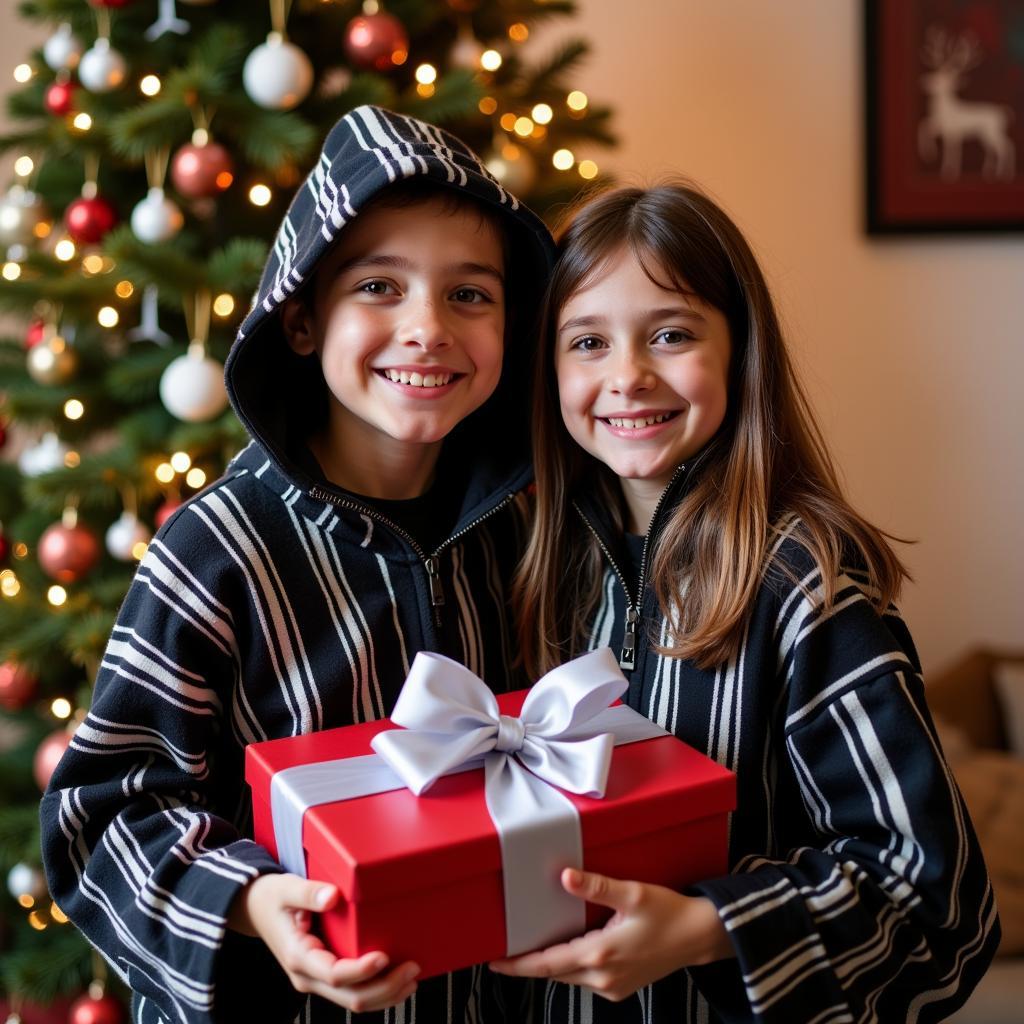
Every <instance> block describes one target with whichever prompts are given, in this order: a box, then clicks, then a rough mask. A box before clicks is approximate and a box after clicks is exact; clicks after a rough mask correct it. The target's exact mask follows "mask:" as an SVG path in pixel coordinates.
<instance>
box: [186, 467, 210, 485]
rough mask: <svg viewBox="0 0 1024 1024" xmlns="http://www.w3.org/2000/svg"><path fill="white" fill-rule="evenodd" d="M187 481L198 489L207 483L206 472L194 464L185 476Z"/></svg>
mask: <svg viewBox="0 0 1024 1024" xmlns="http://www.w3.org/2000/svg"><path fill="white" fill-rule="evenodd" d="M185 483H187V484H188V485H189V487H193V488H195V489H196V490H198V489H199V488H200V487H202V486H203V484H205V483H206V474H205V473H204V472H203V471H202V470H201V469H200V468H199V467H198V466H193V467H192V468H191V469H190V470H189V471H188V473H187V474H186V476H185Z"/></svg>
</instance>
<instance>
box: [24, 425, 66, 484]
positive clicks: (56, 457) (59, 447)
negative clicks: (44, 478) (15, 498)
mask: <svg viewBox="0 0 1024 1024" xmlns="http://www.w3.org/2000/svg"><path fill="white" fill-rule="evenodd" d="M70 450H71V449H70V448H69V447H68V446H67V445H66V444H65V443H64V442H63V441H62V440H61V439H60V438H59V437H57V435H56V434H54V433H53V432H52V431H51V432H50V433H46V434H43V436H42V437H41V438H40V439H39V440H38V441H37V442H36V443H35V444H32V445H27V446H26V447H25V448H24V449H22V452H21V455H19V456H18V469H20V470H21V472H22V473H23V474H24V475H25V476H40V475H41V474H43V473H52V472H53V470H55V469H63V468H64V457H65V456H66V455H67V453H68V452H69V451H70Z"/></svg>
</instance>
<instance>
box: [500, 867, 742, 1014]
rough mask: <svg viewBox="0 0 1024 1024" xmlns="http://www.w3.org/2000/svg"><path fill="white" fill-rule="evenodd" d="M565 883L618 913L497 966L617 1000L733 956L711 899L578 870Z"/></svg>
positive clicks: (571, 890)
mask: <svg viewBox="0 0 1024 1024" xmlns="http://www.w3.org/2000/svg"><path fill="white" fill-rule="evenodd" d="M562 885H563V887H564V888H565V890H566V892H568V893H571V894H572V895H573V896H578V897H579V898H580V899H582V900H586V901H587V902H589V903H599V904H601V905H602V906H605V907H611V908H612V909H613V910H614V911H615V914H614V916H613V917H612V918H611V920H610V921H608V923H607V924H606V925H605V926H604V927H603V928H598V929H596V930H594V931H590V932H587V933H586V934H585V935H581V936H580V937H579V938H577V939H573V940H572V941H571V942H565V943H562V944H561V945H558V946H550V947H548V948H547V949H542V950H538V951H537V952H535V953H525V954H523V955H522V956H518V957H513V958H511V959H508V960H496V961H494V963H492V964H491V969H492V970H494V971H497V972H498V973H499V974H512V975H516V976H520V977H532V978H553V979H554V980H555V981H564V982H566V983H567V984H569V985H585V986H586V987H587V988H589V989H593V991H595V992H596V993H597V994H598V995H600V996H604V998H605V999H610V1000H611V1001H612V1002H619V1001H621V1000H623V999H625V998H626V997H627V996H629V995H632V994H633V993H634V992H635V991H636V990H637V989H639V988H643V987H644V985H649V984H650V983H651V982H653V981H657V980H658V979H659V978H663V977H665V975H666V974H671V973H672V972H673V971H677V970H679V969H680V968H681V967H689V966H692V965H696V964H705V963H710V962H711V961H712V960H721V959H724V958H725V957H729V956H732V955H733V951H732V946H731V944H730V942H729V938H728V935H727V933H726V931H725V927H724V926H723V925H722V923H721V921H720V920H719V917H718V911H717V910H715V907H714V904H713V903H712V902H711V901H710V900H708V899H704V898H703V897H694V896H682V895H680V894H679V893H677V892H674V891H673V890H672V889H666V888H663V887H662V886H660V885H647V884H646V883H644V882H623V881H619V880H618V879H615V878H607V877H606V876H604V875H597V874H594V873H593V872H589V871H576V870H574V869H573V868H566V869H565V870H564V871H563V872H562Z"/></svg>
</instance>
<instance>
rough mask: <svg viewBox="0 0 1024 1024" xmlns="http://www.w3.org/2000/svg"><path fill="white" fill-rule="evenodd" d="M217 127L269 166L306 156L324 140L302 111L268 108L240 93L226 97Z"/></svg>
mask: <svg viewBox="0 0 1024 1024" xmlns="http://www.w3.org/2000/svg"><path fill="white" fill-rule="evenodd" d="M217 127H218V132H219V133H220V134H222V135H225V136H230V137H231V138H232V139H234V141H235V143H236V145H237V146H238V148H239V149H240V150H241V152H242V154H243V156H244V157H245V159H246V160H248V161H250V162H251V163H253V164H255V165H256V166H257V167H262V168H266V169H268V170H275V169H276V168H278V167H281V166H282V165H284V164H288V163H295V162H298V161H300V160H303V159H305V157H307V156H308V155H309V154H310V152H311V151H312V150H313V149H314V148H315V146H316V144H317V143H318V142H319V141H320V138H319V132H318V131H317V129H316V128H314V127H313V126H312V125H311V124H308V123H307V122H306V121H304V120H303V119H302V118H301V117H299V115H298V114H294V113H290V112H287V111H283V110H265V109H263V108H262V107H257V106H256V104H255V103H252V102H251V101H249V100H247V99H245V98H244V97H240V96H237V95H235V96H231V97H225V99H224V101H223V102H222V104H221V106H220V116H219V117H218V121H217Z"/></svg>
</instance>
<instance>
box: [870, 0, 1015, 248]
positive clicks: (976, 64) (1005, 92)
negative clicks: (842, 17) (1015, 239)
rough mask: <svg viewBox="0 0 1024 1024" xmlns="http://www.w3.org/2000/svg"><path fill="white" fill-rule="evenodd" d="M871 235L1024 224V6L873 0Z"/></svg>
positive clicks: (1007, 0) (1002, 1)
mask: <svg viewBox="0 0 1024 1024" xmlns="http://www.w3.org/2000/svg"><path fill="white" fill-rule="evenodd" d="M864 43H865V86H866V89H865V93H866V95H865V100H866V103H865V111H866V140H865V141H866V152H867V229H868V233H869V234H892V233H919V232H940V231H942V232H948V231H972V232H982V231H984V232H1000V231H1002V232H1006V231H1024V3H1022V2H1021V0H865V33H864Z"/></svg>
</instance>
